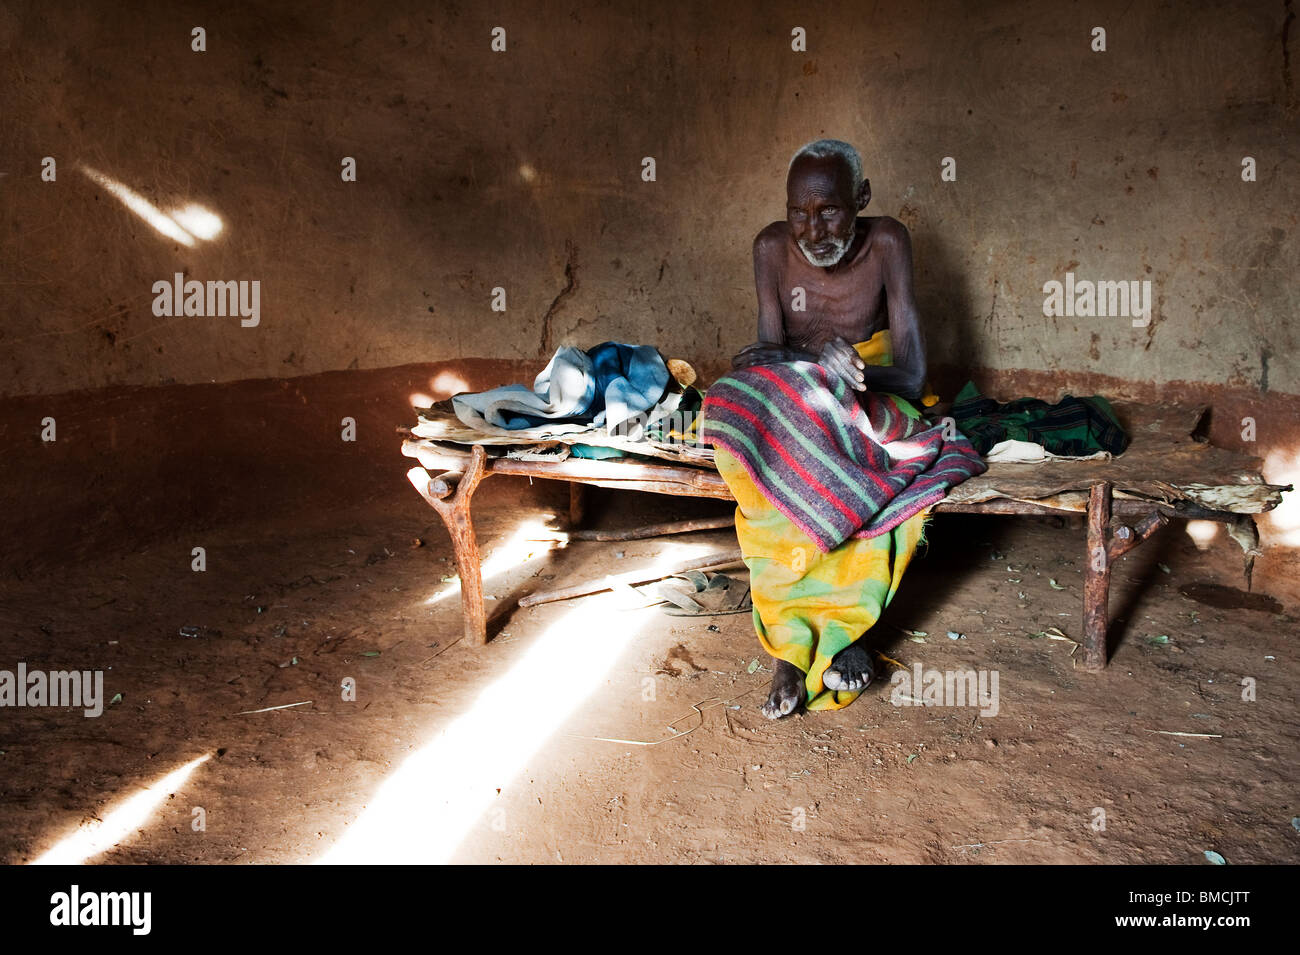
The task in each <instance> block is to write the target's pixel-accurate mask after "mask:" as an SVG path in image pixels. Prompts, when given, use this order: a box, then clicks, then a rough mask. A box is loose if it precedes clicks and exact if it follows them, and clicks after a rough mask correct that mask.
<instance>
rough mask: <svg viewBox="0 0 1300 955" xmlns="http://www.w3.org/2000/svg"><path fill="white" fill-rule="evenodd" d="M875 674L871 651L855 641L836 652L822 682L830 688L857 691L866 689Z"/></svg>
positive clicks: (823, 675) (850, 691)
mask: <svg viewBox="0 0 1300 955" xmlns="http://www.w3.org/2000/svg"><path fill="white" fill-rule="evenodd" d="M875 675H876V668H875V664H874V663H873V661H872V659H871V651H870V650H867V649H865V648H863V647H860V646H858V645H857V644H856V643H855V644H853V645H852V646H849V647H845V648H844V649H843V650H841V651H840V652H839V653H837V654H835V659H834V660H832V661H831V665H830V666H829V667H827V668H826V672H825V673H823V674H822V682H823V683H825V684H826V688H827V689H828V690H844V691H846V692H849V693H856V692H857V691H858V690H865V689H866V688H867V685H868V684H870V683H871V680H872V678H873V677H874V676H875Z"/></svg>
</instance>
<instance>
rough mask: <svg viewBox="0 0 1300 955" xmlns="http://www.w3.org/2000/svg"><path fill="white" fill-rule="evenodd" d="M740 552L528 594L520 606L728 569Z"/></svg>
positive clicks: (734, 551) (732, 551) (739, 556)
mask: <svg viewBox="0 0 1300 955" xmlns="http://www.w3.org/2000/svg"><path fill="white" fill-rule="evenodd" d="M741 559H742V557H741V553H740V549H739V548H737V549H736V550H729V551H725V552H723V553H721V554H713V555H711V556H709V557H697V558H695V560H688V561H686V562H685V563H683V564H678V565H677V566H676V567H673V568H671V569H669V570H634V571H631V572H629V573H626V574H617V575H615V576H612V577H602V578H600V579H599V580H590V581H587V582H586V583H585V584H574V585H573V586H572V587H563V588H561V589H559V590H544V591H542V592H540V593H535V594H529V595H528V596H527V597H522V598H520V600H519V606H521V607H532V606H535V605H537V604H544V603H551V602H553V601H556V600H568V599H570V598H572V597H585V596H587V595H588V594H598V593H600V592H601V591H602V590H612V589H613V588H615V587H617V586H619V585H621V584H644V583H649V582H650V581H652V580H663V579H664V578H665V577H671V576H672V575H673V574H681V573H685V572H686V571H688V570H703V569H704V568H706V567H725V566H726V565H728V564H736V563H739V562H740V561H741Z"/></svg>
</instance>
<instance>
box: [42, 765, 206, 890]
mask: <svg viewBox="0 0 1300 955" xmlns="http://www.w3.org/2000/svg"><path fill="white" fill-rule="evenodd" d="M211 755H212V754H211V753H204V754H203V755H202V756H199V757H198V758H196V759H192V760H190V761H189V762H188V763H186V764H185V765H184V766H181V767H180V768H179V769H174V770H172V771H171V772H170V773H168V774H167V775H166V776H164V777H163V778H162V779H160V780H158V782H156V783H154V784H153V785H152V786H148V787H146V788H145V789H143V790H142V791H140V792H138V793H136V794H135V795H134V796H130V797H128V798H127V799H126V800H124V801H123V802H122V803H121V804H120V805H118V806H115V807H114V808H112V809H110V810H109V811H108V812H105V813H104V814H103V816H102V818H100V819H97V820H95V821H93V822H89V823H85V824H83V825H82V826H81V827H80V828H78V829H77V830H76V831H75V832H73V833H71V834H70V835H68V836H65V837H64V838H63V839H61V840H59V842H58V843H57V844H56V845H55V846H54V848H52V849H50V850H49V851H48V852H46V853H45V854H44V855H41V856H40V857H38V858H36V859H34V860H33V861H32V863H31V864H32V865H80V864H82V863H83V862H85V861H87V860H88V859H90V858H92V857H94V856H97V855H99V854H100V853H101V852H104V851H105V850H107V849H111V848H113V847H114V846H116V845H117V844H118V843H119V842H121V841H122V840H123V839H124V838H126V837H127V836H129V835H131V834H133V833H134V832H135V831H136V830H137V829H139V828H140V826H141V825H143V824H144V822H145V820H146V819H148V818H149V816H150V815H151V814H152V813H153V811H154V810H155V809H157V808H158V805H159V804H160V803H162V802H163V801H164V800H165V799H166V798H167V797H168V796H170V795H171V794H172V793H174V792H176V790H178V789H180V788H181V786H183V785H184V784H185V780H187V779H188V778H189V776H190V773H192V772H194V770H195V769H197V768H198V767H199V766H201V765H202V764H203V763H205V762H207V760H208V757H209V756H211Z"/></svg>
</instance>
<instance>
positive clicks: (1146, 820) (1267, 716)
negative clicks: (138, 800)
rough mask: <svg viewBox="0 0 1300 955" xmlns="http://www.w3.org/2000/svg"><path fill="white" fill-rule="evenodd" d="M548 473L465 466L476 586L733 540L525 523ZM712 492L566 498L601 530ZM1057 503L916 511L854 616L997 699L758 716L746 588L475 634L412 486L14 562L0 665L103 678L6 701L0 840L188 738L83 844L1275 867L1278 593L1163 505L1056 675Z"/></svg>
mask: <svg viewBox="0 0 1300 955" xmlns="http://www.w3.org/2000/svg"><path fill="white" fill-rule="evenodd" d="M566 488H567V486H566V485H563V484H544V482H538V483H537V484H536V485H535V486H531V487H530V485H529V484H528V482H526V481H523V480H519V479H509V478H493V479H492V480H490V481H488V482H487V483H485V484H484V485H483V487H482V489H481V490H480V492H479V495H478V496H477V497H476V519H477V521H478V523H479V533H480V538H481V541H482V543H483V545H484V551H485V558H486V560H487V563H488V569H489V576H488V578H487V580H486V583H485V590H486V591H487V593H488V594H489V595H491V596H492V597H493V598H495V599H493V600H491V601H490V606H499V607H506V608H509V607H510V605H511V603H512V599H517V597H518V596H519V595H521V594H523V593H527V592H529V591H532V590H536V589H541V588H544V587H554V586H562V585H564V584H566V583H570V582H574V581H578V580H581V579H584V578H588V577H591V576H593V575H598V574H604V573H609V572H613V571H617V570H622V569H626V568H632V567H636V566H639V565H640V564H642V563H648V562H651V561H653V560H655V559H656V558H660V559H666V560H670V559H677V558H679V557H682V556H686V557H689V556H692V555H694V554H695V553H700V552H706V551H707V550H708V549H709V548H714V549H723V548H728V547H734V546H735V542H734V535H732V534H731V533H730V532H710V533H705V534H696V535H689V536H686V537H682V538H678V539H674V540H672V541H667V540H662V539H661V540H655V541H640V542H628V543H594V542H589V543H572V544H569V545H568V546H567V547H562V546H560V545H559V544H557V543H553V542H547V541H545V540H533V539H532V538H544V537H548V536H550V537H554V536H556V535H555V534H554V533H553V532H548V531H546V530H544V527H545V525H546V524H547V523H548V522H549V523H551V524H552V525H557V526H558V522H557V521H556V520H554V519H553V518H554V517H555V516H556V515H558V514H560V513H561V511H562V507H563V506H564V505H565V504H566V503H567V490H566ZM726 510H727V508H726V506H725V505H721V504H718V503H716V502H704V501H683V500H672V499H669V498H664V497H654V496H647V495H639V494H614V493H612V492H597V495H596V496H595V498H594V500H593V502H592V518H593V520H594V521H596V522H597V523H598V524H599V525H600V526H603V527H615V526H630V525H633V524H638V523H642V522H647V521H654V520H668V519H673V518H674V517H679V516H682V515H703V514H715V513H726ZM1061 523H1062V522H1060V521H1053V520H1037V519H1030V518H1017V519H1007V518H992V517H964V516H963V517H957V516H940V517H937V518H936V519H935V522H934V524H933V525H932V527H931V530H930V543H929V546H928V549H926V550H925V551H924V552H923V557H922V558H921V559H918V560H917V561H916V562H915V563H914V564H913V566H912V568H911V569H910V570H909V572H908V575H907V577H906V579H905V581H904V584H903V587H902V589H901V590H900V592H899V595H898V597H897V599H896V601H895V603H894V605H893V606H892V607H891V608H890V610H889V612H888V613H887V615H886V618H885V620H884V621H883V622H882V623H881V624H880V625H879V626H878V627H877V628H876V630H875V631H874V633H875V635H876V636H875V640H874V646H875V647H876V648H877V649H879V650H881V651H882V652H884V653H885V654H886V655H888V656H889V657H892V658H894V659H896V660H898V661H900V662H901V663H902V664H904V665H906V666H909V667H910V666H911V665H913V664H915V663H921V664H923V665H924V666H925V667H927V668H930V667H934V668H938V669H940V670H951V669H970V668H975V669H984V670H996V671H997V673H998V675H999V691H1000V710H999V712H998V713H997V714H996V715H990V716H981V715H980V714H979V712H978V711H977V710H976V709H974V708H971V707H961V708H959V707H919V706H918V707H911V706H895V705H891V702H890V696H891V687H890V685H889V684H888V683H887V682H886V681H885V680H883V679H882V680H879V681H878V682H877V683H876V684H873V686H872V687H871V688H870V689H869V690H868V691H867V693H866V694H864V695H863V696H862V697H861V698H860V699H859V700H858V701H857V702H855V703H854V704H853V705H851V706H849V707H848V708H846V709H843V710H840V711H836V712H829V713H820V714H808V715H801V716H796V717H793V718H790V719H787V720H785V721H782V722H779V723H769V722H767V721H766V720H764V719H763V718H762V717H761V716H760V714H759V712H758V709H757V706H758V704H759V703H760V702H761V701H762V699H763V698H764V695H765V685H766V683H767V681H768V679H769V677H770V669H769V665H770V661H769V660H767V659H766V658H765V657H764V655H763V654H761V653H760V652H759V649H758V645H757V641H756V639H755V636H754V633H753V628H752V624H751V622H750V620H749V618H748V616H747V615H745V614H740V615H731V616H719V617H716V618H711V619H710V618H686V617H671V616H668V615H666V614H664V613H663V612H662V611H661V610H660V609H657V608H650V609H641V610H626V609H618V608H617V607H615V606H614V603H615V602H616V598H611V597H604V598H585V599H582V600H576V601H570V602H566V603H555V604H549V605H544V606H540V607H536V608H533V609H530V610H520V609H517V608H515V609H513V611H510V612H508V613H506V614H505V615H501V616H499V617H498V619H497V620H496V621H495V623H494V630H495V631H496V636H495V639H494V640H493V641H492V642H491V643H490V644H489V646H488V647H486V648H484V649H473V648H470V647H467V646H465V645H464V644H463V643H458V642H456V641H457V638H458V637H459V635H460V616H459V605H458V599H457V591H456V581H455V580H454V579H452V580H444V578H447V577H451V576H452V575H453V574H454V567H453V565H452V564H451V561H450V554H449V551H448V544H447V538H446V535H445V532H444V531H443V529H442V527H441V525H439V524H437V523H436V518H435V516H434V515H433V513H432V512H431V511H429V510H428V509H427V508H426V507H425V505H424V504H423V503H422V502H421V501H420V500H419V499H418V498H417V496H416V495H415V493H414V492H409V493H408V494H407V495H406V496H404V497H402V496H394V495H390V494H377V495H375V496H374V497H373V498H372V499H370V500H369V501H365V502H362V503H361V504H359V505H358V506H357V507H356V508H355V509H354V510H351V511H337V510H336V511H333V512H329V513H319V512H318V513H314V514H312V515H310V516H307V517H302V516H285V517H283V518H282V519H281V520H279V521H278V522H276V523H273V524H269V525H268V524H261V525H258V526H245V527H233V526H232V527H227V528H225V529H223V530H219V531H211V532H208V533H206V534H205V535H204V539H203V540H197V541H196V540H189V539H186V540H177V541H175V542H174V543H173V544H171V545H170V546H151V547H150V548H149V549H148V550H147V551H145V552H143V553H133V554H128V555H103V556H101V557H99V558H98V559H94V560H92V561H88V562H84V563H81V564H78V565H76V566H68V567H61V568H56V569H47V570H45V571H42V572H41V573H39V574H36V575H33V576H30V577H29V578H28V579H25V580H21V581H9V582H8V583H7V586H6V590H7V593H6V596H5V601H4V606H3V608H2V609H0V614H2V615H3V616H2V617H0V661H9V662H7V663H4V664H0V665H2V666H5V667H12V666H13V665H14V663H15V662H16V661H17V660H25V661H26V663H27V666H28V668H29V670H32V669H37V668H43V669H66V668H103V669H104V670H105V671H106V676H105V696H106V697H113V696H115V695H116V694H120V700H119V701H118V702H115V703H113V704H112V705H111V706H108V707H107V708H106V710H105V712H104V714H103V715H102V716H101V717H99V718H97V719H87V718H85V717H83V716H82V715H81V714H80V711H73V710H52V709H39V710H34V709H9V710H5V711H3V713H0V717H2V719H0V750H2V751H3V752H2V753H0V861H4V862H10V863H13V862H23V861H30V860H33V859H35V858H37V857H38V856H40V855H41V854H42V853H44V852H46V851H47V850H49V849H50V848H51V847H53V846H55V845H56V844H57V843H59V842H60V840H61V839H63V837H64V836H66V835H68V834H69V833H70V832H72V831H73V830H76V829H78V828H79V827H81V829H82V830H83V831H86V832H90V833H92V834H94V833H95V832H96V827H102V828H100V829H99V830H98V831H99V832H100V834H101V835H102V834H103V833H106V832H111V826H113V825H116V824H117V820H118V819H119V818H120V817H117V816H114V815H113V811H114V810H115V809H116V808H117V807H119V806H120V805H121V804H123V802H124V801H126V800H127V799H129V798H130V797H132V796H135V795H137V794H139V793H141V791H142V789H143V787H147V786H152V785H154V784H155V783H157V782H158V781H159V780H161V779H162V778H163V777H165V776H167V774H169V773H171V772H172V771H173V770H176V769H177V768H178V767H180V766H182V765H184V764H186V763H188V762H190V761H191V760H194V759H195V758H198V757H204V756H206V757H207V758H206V761H204V762H203V763H201V764H200V765H198V766H197V767H196V768H195V769H194V770H193V772H192V773H191V774H190V775H189V776H188V778H187V779H185V780H184V781H182V782H180V783H179V784H178V785H168V786H166V787H164V791H160V793H159V794H158V795H159V797H160V799H159V801H158V802H157V804H156V805H150V806H149V807H148V809H147V811H145V812H143V813H142V814H141V815H140V816H138V817H137V818H136V819H134V820H132V821H130V822H128V823H125V824H123V825H125V826H126V828H125V830H124V832H125V834H124V835H123V836H122V837H121V838H120V839H119V838H117V837H109V836H104V838H106V839H108V840H109V843H110V844H114V845H113V847H112V848H109V849H108V850H107V851H103V852H99V853H98V854H96V855H93V856H92V857H91V858H92V860H93V861H98V862H109V863H193V862H205V863H230V862H256V863H275V862H308V861H314V860H317V859H322V858H325V859H326V860H327V861H333V860H340V861H347V860H349V859H368V860H372V861H386V860H392V861H397V860H424V861H440V860H443V859H451V860H456V861H462V862H493V861H506V862H529V863H531V862H538V863H551V862H605V863H610V862H702V863H722V862H846V863H847V862H948V863H961V862H970V863H988V862H1053V863H1060V862H1120V863H1199V864H1203V863H1204V862H1205V856H1204V853H1205V851H1206V850H1213V851H1215V852H1218V853H1220V854H1221V855H1222V856H1223V857H1224V858H1225V859H1226V860H1227V861H1228V862H1229V863H1251V862H1254V863H1261V862H1269V863H1278V862H1297V861H1300V832H1297V831H1296V829H1295V828H1293V826H1292V822H1291V820H1292V818H1293V817H1295V816H1300V798H1298V797H1297V792H1296V779H1297V778H1300V772H1298V771H1300V746H1297V738H1296V737H1297V724H1298V721H1297V718H1296V717H1297V700H1296V693H1295V687H1296V685H1297V684H1298V683H1300V653H1296V654H1294V655H1293V651H1296V650H1297V646H1296V632H1297V627H1296V619H1297V616H1298V615H1300V585H1298V586H1297V591H1296V592H1291V593H1279V592H1276V591H1274V593H1272V594H1271V595H1269V596H1271V598H1272V599H1271V600H1270V599H1269V596H1265V595H1245V594H1243V593H1241V592H1240V591H1239V590H1238V589H1237V588H1241V587H1243V586H1244V583H1243V579H1242V576H1241V573H1240V567H1241V560H1240V552H1239V550H1238V548H1237V545H1236V544H1234V543H1233V542H1231V541H1230V540H1228V539H1227V538H1226V537H1224V536H1222V535H1220V536H1219V537H1217V538H1215V539H1214V540H1213V541H1212V542H1211V543H1210V545H1209V547H1208V549H1207V550H1204V551H1201V550H1198V549H1197V547H1196V546H1195V545H1194V544H1193V542H1192V541H1191V540H1190V539H1189V538H1188V536H1187V534H1186V533H1185V532H1184V530H1183V528H1182V525H1173V526H1171V527H1169V528H1165V529H1164V530H1162V531H1160V532H1159V533H1158V534H1157V536H1156V537H1155V538H1153V539H1152V540H1151V541H1149V542H1147V543H1146V544H1144V545H1143V546H1142V547H1141V548H1139V549H1138V550H1137V551H1135V552H1134V553H1133V554H1132V555H1130V556H1129V557H1127V558H1125V559H1124V561H1123V564H1122V566H1121V567H1120V568H1119V570H1118V571H1117V581H1116V585H1115V587H1114V589H1113V591H1112V615H1113V616H1114V617H1116V618H1119V620H1120V622H1119V623H1118V624H1116V627H1115V629H1116V631H1118V632H1119V633H1120V643H1119V646H1118V648H1117V650H1116V651H1115V654H1114V657H1113V660H1112V663H1111V666H1110V667H1109V669H1108V670H1107V671H1106V672H1104V673H1102V674H1100V675H1094V674H1088V673H1084V672H1080V671H1076V670H1075V669H1074V667H1073V664H1072V659H1071V650H1072V647H1073V644H1072V643H1070V642H1069V641H1068V640H1058V639H1052V638H1051V637H1050V636H1035V634H1043V633H1045V632H1046V631H1047V630H1048V628H1051V627H1056V628H1059V630H1060V631H1061V632H1062V633H1063V634H1065V635H1066V636H1068V637H1077V636H1078V635H1079V630H1080V591H1081V585H1082V573H1081V571H1082V552H1083V530H1082V527H1081V525H1079V526H1059V525H1060V524H1061ZM416 538H420V539H422V541H423V542H424V543H423V545H422V546H415V544H414V541H415V539H416ZM193 546H204V547H205V548H206V550H207V570H206V571H204V572H202V573H197V572H193V571H192V570H191V569H190V561H191V557H190V549H191V547H193ZM1298 569H1300V568H1298ZM1292 579H1295V580H1300V573H1297V574H1296V575H1294V576H1293V578H1292ZM1207 584H1209V585H1218V586H1220V587H1222V588H1227V589H1226V590H1213V589H1207V588H1205V587H1204V586H1202V587H1200V588H1199V589H1197V586H1196V585H1207ZM1057 588H1060V589H1057ZM1186 592H1190V593H1192V594H1194V595H1195V597H1196V598H1199V599H1193V597H1189V596H1186V595H1185V593H1186ZM51 594H57V595H58V600H57V602H53V601H51V600H50V595H51ZM182 627H189V628H196V631H195V630H190V631H187V633H190V634H194V633H197V635H189V636H186V635H182V634H181V628H182ZM900 628H906V629H907V630H911V631H916V632H924V633H925V634H926V636H924V637H914V636H912V635H909V634H906V633H904V632H903V631H902V629H900ZM948 631H953V632H955V633H959V634H962V635H963V636H962V637H961V638H960V639H949V638H948V636H947V633H948ZM1162 638H1163V639H1162ZM920 641H923V642H920ZM1246 677H1250V678H1253V679H1254V681H1255V685H1256V689H1255V699H1254V700H1253V701H1247V700H1243V689H1244V688H1243V685H1242V682H1243V678H1246ZM349 678H351V680H352V681H353V682H354V684H355V687H356V699H355V701H347V700H344V699H343V695H344V692H343V691H342V690H341V689H340V687H341V685H342V684H343V683H344V682H345V681H346V680H348V679H349ZM302 701H312V702H311V703H310V704H309V705H305V706H299V707H294V708H291V709H283V710H277V711H272V712H264V713H253V714H244V715H239V714H241V711H246V710H253V709H259V708H262V707H270V706H278V705H282V704H288V703H297V702H302ZM696 707H699V709H698V710H697V709H696ZM674 729H675V731H676V732H674ZM1167 734H1172V735H1167ZM1177 734H1210V735H1208V738H1202V737H1201V736H1200V735H1186V736H1184V735H1177ZM645 743H653V744H654V745H642V744H645ZM198 810H201V812H199V811H198ZM1103 811H1104V812H1103ZM196 820H200V821H201V822H202V826H199V825H198V823H197V822H196ZM331 850H333V854H332V855H327V853H329V852H330V851H331Z"/></svg>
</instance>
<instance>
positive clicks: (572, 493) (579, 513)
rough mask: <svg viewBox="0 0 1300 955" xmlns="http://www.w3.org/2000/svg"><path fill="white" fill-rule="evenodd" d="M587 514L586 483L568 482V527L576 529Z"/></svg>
mask: <svg viewBox="0 0 1300 955" xmlns="http://www.w3.org/2000/svg"><path fill="white" fill-rule="evenodd" d="M586 516H587V485H585V484H579V483H578V482H577V481H570V482H569V529H570V530H575V531H576V530H577V529H578V528H580V527H581V526H582V522H583V520H584V519H585V518H586Z"/></svg>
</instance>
